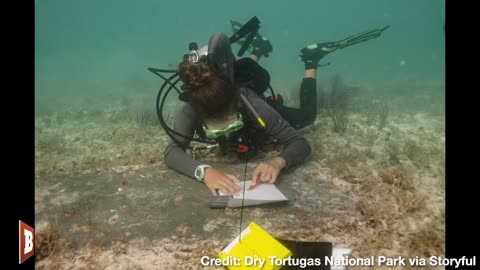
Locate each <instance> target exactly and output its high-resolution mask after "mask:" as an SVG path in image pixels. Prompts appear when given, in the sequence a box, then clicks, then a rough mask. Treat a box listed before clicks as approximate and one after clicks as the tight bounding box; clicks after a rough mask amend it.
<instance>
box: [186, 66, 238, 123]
mask: <svg viewBox="0 0 480 270" xmlns="http://www.w3.org/2000/svg"><path fill="white" fill-rule="evenodd" d="M178 73H179V76H180V79H181V80H182V82H183V85H182V87H181V88H182V90H191V91H192V96H191V97H192V98H191V102H192V105H193V107H194V109H195V110H196V111H197V112H198V113H199V114H200V117H202V118H203V119H214V120H222V119H224V118H225V117H226V116H227V115H229V114H231V113H233V112H235V111H236V110H238V108H239V104H240V102H239V101H240V91H239V89H238V87H237V86H236V85H235V84H234V83H233V82H232V81H231V80H230V79H229V78H228V77H226V76H224V75H223V74H220V73H218V72H215V70H213V69H212V68H210V67H209V66H208V65H207V64H206V63H191V62H188V61H184V62H182V63H181V64H180V65H179V69H178Z"/></svg>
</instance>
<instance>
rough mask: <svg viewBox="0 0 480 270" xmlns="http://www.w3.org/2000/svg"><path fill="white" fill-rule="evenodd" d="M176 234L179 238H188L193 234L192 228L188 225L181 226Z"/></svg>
mask: <svg viewBox="0 0 480 270" xmlns="http://www.w3.org/2000/svg"><path fill="white" fill-rule="evenodd" d="M175 234H176V235H177V236H179V237H186V236H189V235H191V234H192V226H191V225H190V224H187V223H183V224H180V225H179V226H178V227H177V229H176V231H175Z"/></svg>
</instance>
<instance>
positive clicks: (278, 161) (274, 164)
mask: <svg viewBox="0 0 480 270" xmlns="http://www.w3.org/2000/svg"><path fill="white" fill-rule="evenodd" d="M286 164H287V162H286V161H285V159H283V158H282V157H274V158H272V159H270V160H267V161H264V162H262V163H260V164H259V165H258V166H257V168H255V170H254V171H253V174H252V181H253V182H254V183H255V185H256V184H258V183H257V182H256V181H257V179H259V180H260V181H261V182H268V183H271V184H273V183H275V181H277V177H278V174H279V173H280V171H281V170H282V169H283V168H285V166H286Z"/></svg>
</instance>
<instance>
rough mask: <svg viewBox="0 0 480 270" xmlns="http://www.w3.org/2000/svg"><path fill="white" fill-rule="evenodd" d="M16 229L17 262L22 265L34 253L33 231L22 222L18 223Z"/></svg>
mask: <svg viewBox="0 0 480 270" xmlns="http://www.w3.org/2000/svg"><path fill="white" fill-rule="evenodd" d="M18 229H19V240H20V243H19V248H20V250H19V251H20V254H19V258H18V259H19V262H18V263H23V262H24V261H25V260H26V259H28V258H30V256H32V255H33V253H34V245H33V240H34V235H35V234H34V230H33V228H32V227H30V226H28V225H27V224H25V223H24V222H23V221H21V220H19V221H18Z"/></svg>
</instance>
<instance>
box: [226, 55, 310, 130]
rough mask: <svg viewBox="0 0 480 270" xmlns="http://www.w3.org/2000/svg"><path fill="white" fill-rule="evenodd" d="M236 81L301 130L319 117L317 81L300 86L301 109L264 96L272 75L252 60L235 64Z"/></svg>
mask: <svg viewBox="0 0 480 270" xmlns="http://www.w3.org/2000/svg"><path fill="white" fill-rule="evenodd" d="M234 69H235V80H236V82H237V83H238V84H240V85H242V86H244V87H248V88H250V89H252V90H253V91H254V92H256V93H257V94H258V95H259V96H260V97H262V98H263V99H264V100H265V101H267V102H268V103H269V104H270V105H271V106H273V107H274V108H275V110H277V111H278V112H279V113H280V115H281V116H282V117H283V118H284V119H285V120H287V122H288V123H289V124H290V125H292V126H293V127H294V128H296V129H301V128H304V127H306V126H309V125H311V124H313V122H315V118H316V116H317V89H316V88H317V81H316V79H313V78H303V80H302V84H301V85H300V108H293V107H287V106H285V105H283V104H279V103H277V102H275V101H273V100H272V99H268V98H266V97H265V96H264V93H265V92H266V91H267V89H268V86H269V85H270V74H269V73H268V71H267V70H265V69H264V68H262V67H261V66H260V65H259V64H258V63H257V62H255V61H253V60H252V59H251V58H242V59H239V60H237V61H236V62H235V63H234Z"/></svg>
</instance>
